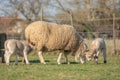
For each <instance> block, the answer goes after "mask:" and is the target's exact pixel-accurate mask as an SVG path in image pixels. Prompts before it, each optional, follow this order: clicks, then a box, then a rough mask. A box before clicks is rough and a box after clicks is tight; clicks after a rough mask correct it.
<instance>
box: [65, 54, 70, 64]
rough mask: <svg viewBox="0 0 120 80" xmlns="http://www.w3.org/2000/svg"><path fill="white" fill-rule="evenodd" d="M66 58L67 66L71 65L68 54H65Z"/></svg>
mask: <svg viewBox="0 0 120 80" xmlns="http://www.w3.org/2000/svg"><path fill="white" fill-rule="evenodd" d="M64 56H65V59H66V63H67V64H70V62H69V60H68V54H67V53H64Z"/></svg>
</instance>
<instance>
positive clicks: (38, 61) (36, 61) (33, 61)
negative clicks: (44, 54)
mask: <svg viewBox="0 0 120 80" xmlns="http://www.w3.org/2000/svg"><path fill="white" fill-rule="evenodd" d="M45 62H50V61H49V60H45ZM30 63H40V60H30Z"/></svg>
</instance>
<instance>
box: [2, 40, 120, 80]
mask: <svg viewBox="0 0 120 80" xmlns="http://www.w3.org/2000/svg"><path fill="white" fill-rule="evenodd" d="M89 43H90V42H89ZM89 43H88V44H89ZM106 44H107V64H104V63H103V57H102V54H100V56H99V64H94V62H93V61H91V62H87V63H85V64H79V63H75V62H74V57H72V56H70V55H69V60H70V62H71V64H69V65H68V64H64V56H63V57H62V64H61V65H57V62H56V59H57V56H58V55H57V54H54V53H52V54H45V55H44V58H45V60H46V63H47V64H46V65H44V64H40V63H39V60H38V56H37V55H36V54H35V53H32V54H30V55H29V56H28V58H29V60H30V63H31V65H23V64H22V63H21V61H19V64H18V65H14V57H12V59H11V64H10V65H9V66H7V65H5V64H0V80H120V55H119V56H117V55H111V54H112V53H113V41H112V40H107V42H106ZM119 47H120V44H117V48H119ZM20 60H21V59H20Z"/></svg>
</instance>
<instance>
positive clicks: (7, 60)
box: [4, 53, 11, 65]
mask: <svg viewBox="0 0 120 80" xmlns="http://www.w3.org/2000/svg"><path fill="white" fill-rule="evenodd" d="M10 56H11V55H10V54H9V53H5V54H4V57H5V62H6V65H9V62H10V61H9V59H10Z"/></svg>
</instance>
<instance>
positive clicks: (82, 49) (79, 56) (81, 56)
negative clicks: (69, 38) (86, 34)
mask: <svg viewBox="0 0 120 80" xmlns="http://www.w3.org/2000/svg"><path fill="white" fill-rule="evenodd" d="M79 44H80V45H79V48H78V52H77V53H76V54H72V55H73V56H75V62H81V63H82V64H83V63H85V62H86V57H85V55H86V54H85V53H86V52H87V51H88V46H87V44H86V43H85V41H84V40H82V41H81V42H80V43H79ZM63 53H64V56H65V57H66V62H68V64H69V61H68V58H67V55H68V54H69V53H67V52H62V53H60V54H59V56H58V59H57V62H58V64H60V59H61V56H62V54H63Z"/></svg>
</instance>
